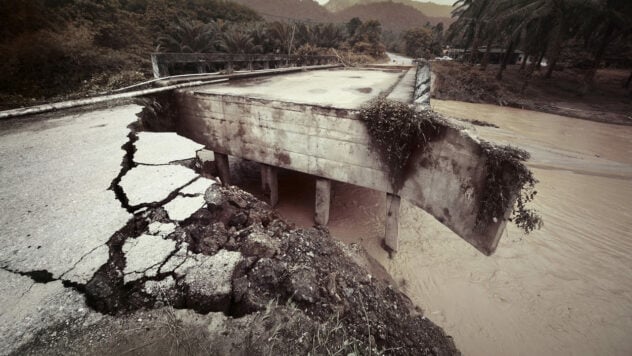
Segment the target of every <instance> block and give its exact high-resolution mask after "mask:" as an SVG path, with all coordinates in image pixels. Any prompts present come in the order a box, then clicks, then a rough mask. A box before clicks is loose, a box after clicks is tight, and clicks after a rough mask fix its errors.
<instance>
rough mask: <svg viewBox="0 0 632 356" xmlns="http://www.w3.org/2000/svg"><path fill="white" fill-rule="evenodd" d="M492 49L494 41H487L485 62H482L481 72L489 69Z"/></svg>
mask: <svg viewBox="0 0 632 356" xmlns="http://www.w3.org/2000/svg"><path fill="white" fill-rule="evenodd" d="M491 49H492V40H491V39H490V40H489V41H487V48H486V49H485V55H484V56H483V61H482V62H481V71H485V70H486V69H487V65H488V64H489V52H490V51H491Z"/></svg>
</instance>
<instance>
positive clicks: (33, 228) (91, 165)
mask: <svg viewBox="0 0 632 356" xmlns="http://www.w3.org/2000/svg"><path fill="white" fill-rule="evenodd" d="M140 109H141V108H140V107H139V106H137V105H124V106H118V107H114V108H108V109H99V110H94V111H88V112H79V113H66V114H56V115H48V116H38V117H29V118H24V119H19V120H9V121H4V122H0V181H2V185H1V186H0V354H10V353H11V352H13V351H15V350H16V349H17V348H19V347H20V345H22V344H24V343H26V342H28V341H29V340H30V339H32V338H33V337H36V335H37V333H38V332H39V331H40V330H42V329H44V328H48V327H53V326H55V325H58V324H60V323H62V324H66V325H70V324H76V325H84V326H85V325H86V324H90V323H95V322H98V320H100V319H101V318H103V317H104V316H103V315H101V314H98V313H96V312H94V311H92V310H91V309H90V308H89V307H87V305H86V302H85V298H84V296H83V295H82V294H81V293H80V292H79V291H78V290H81V288H82V287H83V286H84V285H85V284H86V283H88V282H89V281H90V280H91V279H92V278H93V276H94V274H95V272H96V271H97V270H98V269H99V268H101V267H102V266H103V265H104V264H106V263H107V262H108V260H109V259H110V258H111V255H112V251H111V248H110V247H108V245H107V243H108V241H110V239H111V238H112V236H113V235H114V234H115V233H116V232H117V231H119V230H120V229H121V228H122V227H123V226H125V225H126V223H127V222H128V221H129V220H130V218H132V214H131V213H130V211H128V210H130V209H126V208H125V206H127V202H122V201H121V199H119V198H121V197H120V196H119V197H118V198H117V194H115V191H114V190H113V189H110V187H111V186H112V185H113V184H114V185H117V186H118V187H119V188H121V190H122V191H123V193H124V195H125V198H124V199H125V200H127V198H128V197H133V199H134V201H133V203H134V204H133V205H140V206H141V207H142V206H150V205H152V204H153V205H156V204H157V205H163V204H167V203H169V206H165V209H166V211H167V213H168V214H169V215H170V216H171V215H172V219H174V220H179V219H185V218H187V217H188V216H190V215H191V214H192V213H193V212H194V211H195V210H197V209H199V208H201V207H202V206H203V204H204V199H203V197H201V195H202V194H203V192H204V190H205V189H206V188H207V187H208V186H209V185H210V184H212V181H211V180H209V179H206V178H200V177H199V176H198V175H197V174H196V173H195V172H194V171H193V170H191V169H189V168H186V167H184V166H182V165H175V164H170V163H172V161H178V160H184V159H190V158H193V157H195V153H196V150H199V149H200V148H202V147H201V146H200V145H197V144H195V143H193V142H191V141H189V140H186V139H181V140H180V138H179V137H178V136H176V135H175V134H169V133H167V134H165V133H160V134H152V133H142V134H140V135H139V136H134V135H129V134H130V128H128V126H129V125H130V124H131V123H133V122H135V121H136V113H137V112H139V111H140ZM128 135H129V136H130V137H128ZM170 135H171V136H170ZM171 139H172V140H173V142H171ZM130 142H131V143H132V144H134V145H135V146H136V147H135V149H134V150H131V155H132V157H129V156H130V150H129V149H128V150H127V151H126V150H125V145H126V144H128V145H129V143H130ZM135 151H139V154H138V159H137V160H135V161H134V163H133V164H131V167H130V164H127V167H126V164H125V162H126V161H127V162H128V163H129V161H130V158H132V159H133V154H134V152H135ZM122 162H123V163H122ZM130 168H131V170H129V169H130ZM120 175H122V179H120V182H117V181H116V178H117V177H119V176H120ZM184 188H188V189H187V190H183V189H184ZM181 190H182V192H180V191H181ZM185 192H186V194H185ZM156 193H158V194H156ZM119 195H120V194H119ZM134 208H136V207H134ZM187 214H188V215H187ZM168 252H169V251H167V253H168ZM71 287H75V288H71Z"/></svg>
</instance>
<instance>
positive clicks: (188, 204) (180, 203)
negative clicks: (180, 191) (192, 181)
mask: <svg viewBox="0 0 632 356" xmlns="http://www.w3.org/2000/svg"><path fill="white" fill-rule="evenodd" d="M205 203H206V202H205V201H204V197H203V196H201V195H198V196H195V197H183V196H177V197H175V198H174V199H173V200H172V201H170V202H169V203H167V204H165V206H164V208H165V210H166V211H167V214H168V215H169V218H170V219H171V220H176V221H182V220H186V219H188V218H189V217H190V216H191V215H193V213H195V212H196V211H198V210H199V209H200V208H201V207H203V206H204V204H205Z"/></svg>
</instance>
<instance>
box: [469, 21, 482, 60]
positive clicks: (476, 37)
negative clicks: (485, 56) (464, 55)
mask: <svg viewBox="0 0 632 356" xmlns="http://www.w3.org/2000/svg"><path fill="white" fill-rule="evenodd" d="M480 32H481V24H480V22H476V28H475V29H474V39H473V40H472V49H471V50H470V63H472V64H474V63H476V57H477V56H478V46H479V42H480V35H481V33H480Z"/></svg>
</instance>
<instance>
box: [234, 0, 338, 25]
mask: <svg viewBox="0 0 632 356" xmlns="http://www.w3.org/2000/svg"><path fill="white" fill-rule="evenodd" d="M233 2H236V3H238V4H241V5H245V6H248V7H249V8H251V9H253V10H255V11H257V12H258V13H259V14H260V15H261V16H263V17H264V18H266V19H267V20H271V21H275V20H284V19H285V18H292V19H300V20H313V21H319V22H330V21H332V16H331V13H330V12H329V10H327V9H325V8H324V7H322V6H320V5H319V4H318V3H317V2H316V1H313V0H233Z"/></svg>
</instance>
